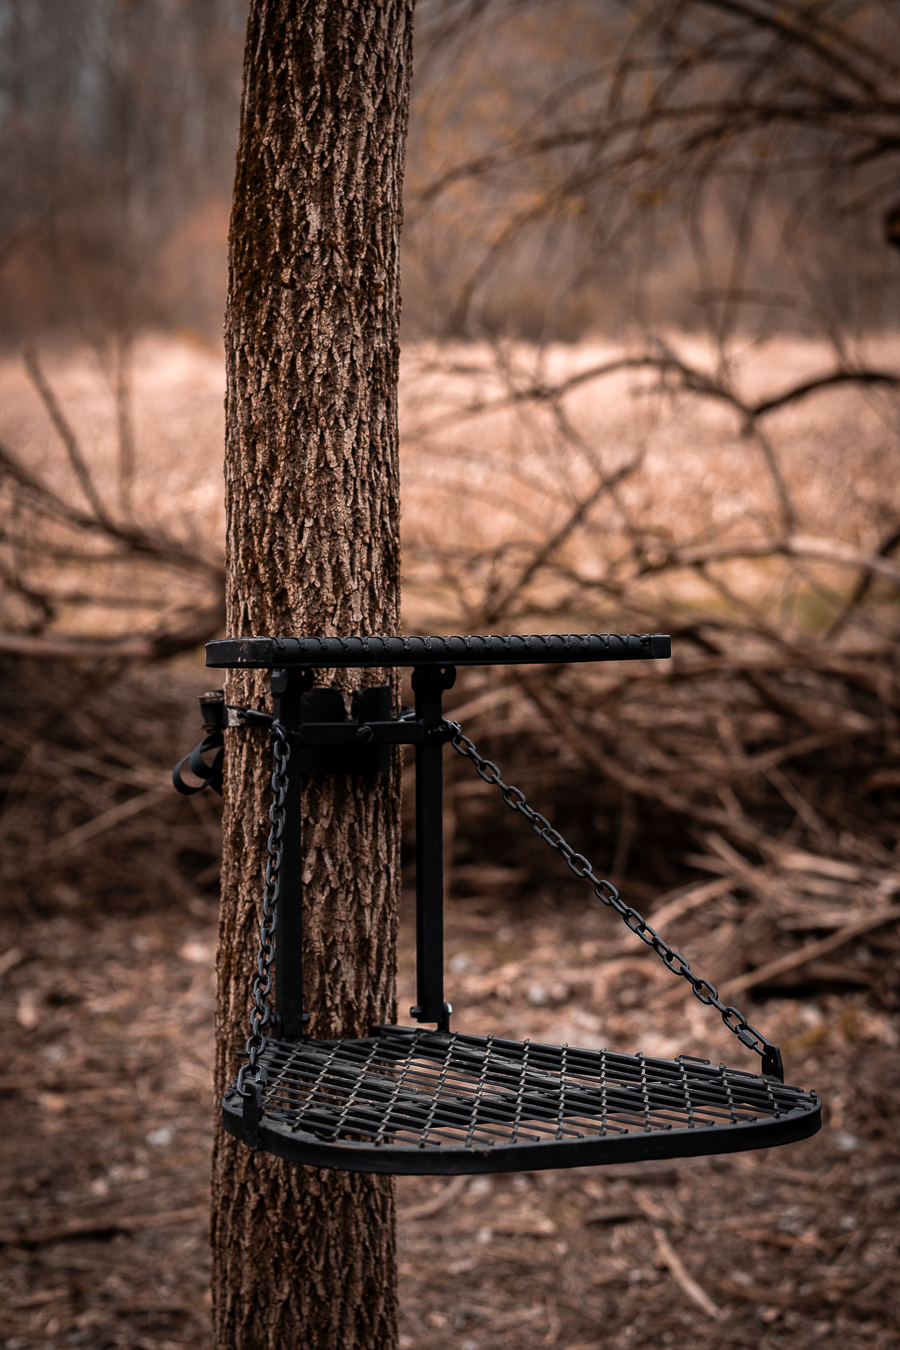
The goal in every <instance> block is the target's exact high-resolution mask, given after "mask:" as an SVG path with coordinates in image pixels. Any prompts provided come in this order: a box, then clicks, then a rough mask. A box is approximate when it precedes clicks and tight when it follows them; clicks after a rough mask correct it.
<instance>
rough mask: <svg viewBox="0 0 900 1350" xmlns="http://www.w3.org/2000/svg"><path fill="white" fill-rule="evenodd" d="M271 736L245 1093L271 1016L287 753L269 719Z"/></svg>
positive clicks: (240, 1083) (281, 733) (283, 736)
mask: <svg viewBox="0 0 900 1350" xmlns="http://www.w3.org/2000/svg"><path fill="white" fill-rule="evenodd" d="M269 735H270V736H271V737H272V741H273V745H272V753H273V755H274V758H275V767H274V769H273V771H272V805H271V806H270V807H269V820H270V821H271V822H272V827H271V829H270V830H269V844H268V857H267V858H266V883H265V886H264V887H263V907H262V918H261V919H260V923H259V952H258V954H257V957H256V977H255V979H254V981H253V1008H252V1010H251V1013H250V1039H249V1040H248V1041H247V1045H246V1050H247V1062H246V1064H242V1065H241V1067H240V1069H239V1071H238V1076H237V1084H236V1086H237V1090H238V1092H239V1093H240V1094H241V1095H242V1096H244V1097H246V1096H247V1095H248V1089H247V1087H245V1084H244V1080H245V1078H246V1077H247V1075H248V1074H249V1075H250V1077H251V1078H252V1079H253V1080H255V1081H258V1074H259V1055H260V1052H261V1051H262V1049H263V1047H264V1045H265V1043H266V1036H265V1032H264V1031H263V1028H264V1027H266V1026H267V1025H268V1023H269V1020H270V1018H271V1012H270V1010H269V1003H268V998H269V994H270V993H271V992H272V962H273V961H274V959H275V925H276V923H277V920H278V897H279V891H280V872H281V853H282V842H281V841H282V836H283V834H284V799H285V797H286V796H287V789H288V779H287V768H288V761H289V760H290V757H291V747H290V742H289V741H288V733H287V731H286V729H285V727H284V726H283V725H282V723H281V722H278V721H273V722H272V724H271V726H270V727H269Z"/></svg>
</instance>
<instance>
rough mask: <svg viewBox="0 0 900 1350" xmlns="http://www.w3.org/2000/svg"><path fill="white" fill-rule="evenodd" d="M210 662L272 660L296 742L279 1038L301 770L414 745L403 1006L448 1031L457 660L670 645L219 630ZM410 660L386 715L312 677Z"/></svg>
mask: <svg viewBox="0 0 900 1350" xmlns="http://www.w3.org/2000/svg"><path fill="white" fill-rule="evenodd" d="M206 654H207V655H206V664H207V666H209V667H212V668H214V669H222V668H244V669H246V668H252V669H271V671H272V674H271V686H272V701H273V712H274V715H275V717H276V718H277V719H278V720H279V721H280V722H282V723H283V724H284V726H285V727H286V728H287V730H288V731H289V732H290V733H292V738H293V740H294V742H295V749H294V751H293V752H292V767H293V765H294V764H296V762H297V759H296V758H294V755H295V754H296V749H297V748H299V751H300V753H299V756H297V758H299V767H300V773H297V772H291V773H290V774H289V779H288V793H287V798H286V801H285V815H286V819H287V822H288V827H287V829H286V831H285V835H284V845H283V850H284V851H283V854H282V861H281V874H280V876H281V888H280V889H281V896H280V901H279V906H278V919H277V928H276V933H275V1010H274V1018H273V1030H274V1031H275V1034H276V1035H277V1036H283V1037H295V1036H301V1035H302V1034H303V1030H304V1026H305V1024H306V1023H307V1022H308V1021H309V1016H308V1014H307V1012H306V1011H305V1010H304V1008H303V880H302V878H303V844H302V838H301V830H300V825H299V822H300V819H301V811H300V795H301V791H302V785H301V775H302V774H309V773H359V774H363V775H365V776H370V775H372V774H374V773H378V772H383V771H384V770H386V769H387V768H388V767H389V765H390V758H389V756H390V747H391V746H392V745H413V746H415V753H416V1003H415V1005H414V1006H413V1007H412V1008H410V1016H411V1017H413V1018H415V1020H416V1021H417V1022H433V1023H434V1024H435V1025H436V1026H437V1029H438V1030H439V1031H448V1030H449V1027H450V1014H451V1013H452V1008H451V1006H450V1004H449V1003H446V1002H445V1001H444V916H443V907H444V860H443V803H442V797H443V765H442V751H443V747H444V744H445V742H446V734H445V733H444V731H443V729H442V724H443V711H442V698H443V694H444V691H445V690H447V689H451V688H452V687H453V684H454V682H455V680H456V667H457V666H484V665H536V664H545V663H551V664H561V663H569V662H597V661H640V660H643V661H647V660H660V659H663V660H664V659H666V658H667V657H669V656H670V655H671V640H670V638H669V637H668V636H667V635H666V634H664V633H644V634H636V633H625V634H618V633H581V634H578V633H574V634H573V633H567V634H550V635H524V636H523V635H508V636H496V635H486V636H473V637H378V636H372V637H354V638H339V637H334V638H327V637H297V638H268V637H248V638H225V639H222V640H219V641H216V642H210V643H208V644H207V647H206ZM373 666H375V667H382V668H394V667H410V666H411V667H412V668H413V675H412V687H413V693H414V695H415V708H414V709H413V710H409V709H406V710H404V712H403V713H402V714H401V715H400V716H399V717H394V716H392V715H391V706H390V688H389V686H387V685H378V686H375V687H370V688H367V689H361V690H358V691H356V692H355V693H354V695H353V701H352V705H351V711H352V714H353V715H352V716H351V717H350V718H347V716H346V709H345V705H344V700H343V695H342V694H341V693H340V691H339V690H336V689H329V688H317V687H315V678H316V672H317V671H320V670H325V669H336V668H344V669H346V668H348V667H356V668H366V667H369V668H371V667H373Z"/></svg>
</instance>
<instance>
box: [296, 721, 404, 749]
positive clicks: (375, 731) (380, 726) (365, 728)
mask: <svg viewBox="0 0 900 1350" xmlns="http://www.w3.org/2000/svg"><path fill="white" fill-rule="evenodd" d="M360 733H362V734H360ZM292 736H293V739H294V740H297V741H299V742H300V743H301V744H302V745H421V744H422V743H423V742H424V740H425V728H424V727H423V726H422V725H421V723H420V722H301V724H300V726H299V727H297V729H296V730H295V731H294V732H293V733H292Z"/></svg>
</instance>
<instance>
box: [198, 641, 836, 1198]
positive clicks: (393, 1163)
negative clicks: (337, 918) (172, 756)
mask: <svg viewBox="0 0 900 1350" xmlns="http://www.w3.org/2000/svg"><path fill="white" fill-rule="evenodd" d="M207 652H208V659H207V664H208V665H210V666H214V667H251V668H254V667H255V668H260V667H262V668H270V669H271V670H272V690H273V696H274V715H273V716H270V715H268V714H265V713H261V712H259V711H255V710H250V709H243V708H228V707H227V706H226V705H225V704H224V698H223V697H222V696H221V695H216V696H213V695H205V696H204V699H205V703H204V713H205V719H206V721H207V725H208V727H209V728H210V729H211V730H212V733H213V735H212V739H211V738H209V737H208V738H207V741H206V742H205V743H204V745H206V746H207V747H208V748H209V747H213V742H214V741H215V737H216V735H220V734H221V731H222V729H223V728H225V727H227V726H254V725H255V726H263V725H268V726H269V727H270V730H271V732H272V734H273V735H274V737H275V756H276V768H275V773H274V774H273V780H272V782H273V788H274V804H273V808H272V813H271V814H272V822H273V826H272V834H271V835H270V841H269V856H270V864H269V869H268V871H267V877H266V888H265V893H264V903H263V920H262V925H261V948H260V956H259V960H258V962H257V972H258V973H257V978H256V980H255V983H254V1009H253V1013H252V1016H251V1035H250V1039H249V1040H248V1042H247V1051H246V1054H245V1061H246V1062H245V1063H244V1064H243V1065H242V1066H241V1068H240V1071H239V1073H238V1076H237V1079H236V1081H235V1082H234V1083H233V1084H232V1086H231V1087H230V1088H229V1090H228V1092H227V1093H226V1094H225V1097H224V1100H223V1103H222V1119H223V1123H224V1126H225V1128H226V1129H227V1130H228V1131H229V1132H230V1133H231V1134H233V1135H236V1136H237V1137H238V1138H240V1139H242V1140H243V1141H244V1143H246V1144H247V1145H248V1146H249V1147H251V1148H254V1149H261V1150H264V1151H265V1152H268V1153H273V1154H277V1155H278V1156H280V1157H283V1158H287V1159H291V1160H293V1161H295V1162H299V1163H307V1164H312V1165H313V1166H319V1167H331V1168H342V1169H346V1170H349V1171H359V1172H396V1173H415V1174H428V1173H433V1174H454V1173H468V1172H508V1171H516V1170H520V1169H527V1170H532V1169H539V1168H551V1167H576V1166H581V1165H584V1164H590V1163H594V1164H596V1163H614V1162H626V1161H634V1160H640V1159H649V1158H673V1157H683V1156H696V1155H698V1154H711V1153H731V1152H736V1151H739V1150H743V1149H753V1148H768V1147H771V1146H772V1145H775V1144H784V1143H788V1142H790V1141H792V1140H797V1139H804V1138H806V1137H808V1136H809V1135H811V1134H814V1133H815V1132H816V1131H817V1130H818V1129H819V1128H820V1124H821V1104H820V1103H819V1101H818V1099H817V1098H816V1096H815V1094H814V1093H812V1092H807V1091H804V1090H803V1089H801V1088H796V1087H787V1086H785V1084H784V1081H783V1079H784V1072H783V1067H782V1063H781V1054H780V1051H779V1050H778V1047H777V1046H775V1045H773V1044H772V1043H771V1042H770V1041H769V1040H768V1039H767V1038H766V1037H765V1036H764V1035H763V1034H762V1033H761V1032H759V1031H757V1030H756V1028H755V1027H752V1026H751V1025H750V1023H749V1022H748V1021H747V1019H746V1017H745V1016H744V1015H743V1014H742V1013H741V1012H740V1011H739V1010H738V1009H737V1008H733V1007H728V1006H726V1005H725V1004H724V1003H722V1002H721V1001H720V999H719V997H718V994H717V992H716V989H715V987H714V986H713V985H711V984H710V983H709V982H708V981H707V980H704V979H702V978H701V977H699V976H697V975H695V974H694V972H693V971H692V970H691V968H690V965H689V964H688V962H687V961H686V960H685V959H684V957H682V956H681V955H680V954H679V953H678V952H675V951H673V950H672V948H671V947H670V946H669V945H668V943H666V941H665V940H664V939H663V938H662V937H661V936H660V934H658V933H656V932H655V931H654V929H653V928H651V927H650V925H649V924H647V923H646V922H645V921H644V920H643V919H642V918H641V916H640V915H639V914H638V913H637V911H636V910H634V909H632V908H631V907H630V906H629V905H627V904H626V903H625V902H624V901H623V900H622V899H621V897H620V896H619V893H618V891H617V890H616V889H615V887H613V886H612V885H611V883H609V882H607V881H605V880H602V879H601V878H599V877H598V876H597V875H596V874H595V873H594V871H593V869H592V867H591V865H590V863H588V861H587V859H585V858H583V857H582V856H581V855H580V854H578V853H576V852H575V850H574V849H573V848H571V846H570V845H569V844H567V843H566V841H565V840H564V839H563V838H562V836H561V835H559V834H558V832H557V831H555V830H554V829H553V827H552V826H551V825H550V823H549V822H548V821H547V820H545V819H544V817H543V816H541V815H539V814H538V813H537V812H536V811H534V810H533V809H532V808H531V807H530V806H529V805H528V803H527V801H526V799H525V796H524V794H523V793H522V792H521V791H520V790H519V789H518V788H514V787H510V786H508V785H507V784H506V783H504V782H503V780H502V778H501V777H500V773H499V770H498V769H497V767H496V765H494V764H492V763H491V762H490V761H488V760H485V759H483V758H482V757H481V755H480V754H479V753H478V751H477V749H476V748H475V746H474V745H473V744H472V742H471V741H470V740H469V739H468V738H467V737H466V736H464V735H463V733H462V730H461V728H460V727H458V726H457V725H456V724H455V723H452V722H448V721H446V720H445V719H444V717H443V714H442V711H441V698H442V693H443V691H444V690H445V689H449V688H451V687H452V685H453V682H454V679H455V675H456V670H455V667H456V666H457V665H463V664H466V665H506V664H516V665H518V664H533V663H544V662H569V661H579V662H582V661H609V660H642V659H650V660H654V659H660V658H662V659H664V658H665V657H667V656H668V655H669V654H670V644H669V639H668V638H667V637H665V636H664V635H661V634H644V635H634V634H627V635H624V636H619V635H615V634H596V633H593V634H570V635H552V636H530V637H520V636H509V637H495V636H488V637H453V638H448V637H424V638H395V637H355V638H319V637H300V638H239V639H226V640H224V641H222V642H212V643H210V644H209V645H208V648H207ZM337 666H342V667H348V666H350V667H353V666H355V667H363V666H412V667H413V689H414V691H415V697H416V706H415V709H414V710H413V709H408V710H404V712H403V713H402V714H401V715H400V717H393V716H391V712H390V700H389V691H388V689H387V688H386V687H381V688H368V689H365V690H361V691H359V692H358V693H357V694H356V695H354V702H353V716H352V717H351V718H350V719H348V718H347V717H346V711H345V709H344V705H343V700H342V697H341V696H340V695H338V694H337V693H336V691H334V690H330V689H315V688H313V687H312V686H313V681H314V678H315V671H316V670H317V669H322V668H329V667H330V668H334V667H337ZM201 702H203V700H201ZM448 742H449V743H450V744H451V745H452V746H453V748H454V749H456V750H457V751H458V752H459V753H460V754H461V755H464V756H465V757H466V758H468V759H469V760H470V761H471V762H472V764H473V765H474V766H475V769H476V771H477V772H478V773H479V774H480V776H481V777H482V778H483V779H484V780H485V781H487V782H489V783H492V784H495V785H496V786H497V787H498V789H499V790H500V791H501V793H502V795H503V800H504V801H505V803H506V805H507V806H509V807H510V808H511V809H512V810H514V811H516V812H517V813H519V814H520V815H522V816H523V818H524V819H525V820H526V821H527V823H528V824H529V825H530V826H531V828H532V829H534V830H535V831H536V832H537V833H538V834H539V835H540V837H541V838H542V839H544V841H545V842H546V843H547V844H548V845H549V846H550V847H551V848H553V849H555V850H556V851H557V852H558V853H559V854H560V855H561V856H562V858H563V859H564V861H565V862H566V864H567V866H568V867H569V869H570V870H571V871H572V872H573V873H575V875H576V876H578V877H580V878H582V879H583V880H585V881H587V882H588V884H589V885H591V886H592V888H593V890H594V893H595V895H596V896H597V897H598V898H599V899H600V900H601V901H602V902H603V903H604V904H606V905H608V906H610V907H611V908H613V909H615V910H616V911H617V912H618V913H619V914H620V916H621V917H622V919H623V920H624V922H625V923H626V924H627V926H628V927H629V928H630V929H631V930H632V932H634V933H635V934H636V936H637V937H638V938H639V939H640V940H642V941H643V942H644V943H646V944H647V945H648V946H650V947H652V948H653V950H654V951H655V952H656V953H657V955H659V956H660V958H661V959H662V960H663V962H664V963H665V964H666V965H667V966H668V967H669V969H670V970H672V971H673V973H674V974H676V975H679V976H683V977H684V978H685V979H687V980H688V981H689V983H690V984H691V986H692V988H693V991H694V993H695V994H696V995H697V997H698V998H699V999H700V1000H701V1002H703V1003H705V1004H707V1005H709V1006H712V1007H714V1008H715V1009H716V1010H717V1011H718V1012H719V1013H720V1015H721V1016H722V1018H723V1021H724V1022H725V1023H726V1025H727V1026H728V1027H729V1029H730V1030H731V1031H733V1032H734V1033H735V1035H736V1036H737V1037H738V1039H739V1040H740V1041H741V1043H742V1044H743V1045H744V1046H746V1047H748V1048H750V1049H752V1050H754V1051H756V1053H757V1054H759V1055H760V1057H761V1059H762V1065H761V1068H762V1072H761V1073H752V1072H748V1071H746V1070H744V1069H734V1068H726V1067H725V1066H724V1065H722V1064H719V1065H714V1064H711V1063H710V1062H709V1061H707V1060H698V1059H693V1058H691V1057H689V1056H684V1055H682V1056H679V1057H678V1058H676V1059H656V1058H651V1057H647V1056H645V1055H642V1054H634V1055H627V1054H619V1053H614V1052H612V1051H609V1050H585V1049H578V1048H573V1047H570V1046H552V1045H539V1044H535V1043H533V1042H531V1041H528V1040H524V1041H513V1040H501V1039H497V1038H495V1037H493V1036H484V1037H482V1036H472V1035H463V1034H460V1033H459V1032H453V1031H451V1030H450V1015H451V1013H452V1009H451V1007H450V1005H449V1003H446V1002H444V995H443V915H442V908H443V863H442V857H441V841H442V801H441V796H442V767H441V756H442V750H443V746H444V745H445V744H447V743H448ZM218 743H219V742H218V741H215V744H218ZM397 744H411V745H413V746H414V747H415V752H416V873H417V876H416V928H417V1002H416V1005H415V1006H414V1007H412V1008H411V1009H410V1015H411V1016H412V1017H413V1018H415V1019H416V1021H417V1022H419V1023H433V1024H436V1029H431V1028H430V1027H429V1028H426V1027H423V1026H421V1025H420V1026H416V1027H412V1026H382V1027H376V1028H374V1029H373V1031H372V1034H371V1035H370V1036H368V1037H363V1038H359V1039H345V1040H334V1041H331V1040H321V1039H314V1038H312V1037H309V1036H307V1035H306V1034H305V1025H306V1022H307V1021H308V1014H306V1013H305V1012H304V1010H303V992H302V978H301V976H302V971H301V960H300V956H301V937H302V932H301V928H302V882H301V877H302V854H301V845H300V839H299V830H298V829H297V828H296V827H295V828H293V829H292V830H291V831H289V832H287V833H286V832H285V830H284V826H285V821H286V819H287V818H288V817H290V816H293V815H295V813H296V819H299V791H300V777H301V774H303V773H306V772H315V773H321V772H336V773H359V774H363V775H369V776H370V775H372V774H375V773H378V772H382V771H383V770H384V769H386V768H387V767H388V765H389V749H388V747H389V746H391V745H397ZM199 753H200V748H199V747H198V751H197V752H195V754H196V755H197V756H198V755H199ZM292 754H296V756H297V759H296V760H294V761H293V766H294V767H293V771H292V772H291V773H290V774H289V773H288V767H289V763H288V761H289V760H290V759H291V756H292ZM188 758H189V759H190V757H188ZM298 761H299V763H298ZM183 762H184V761H182V763H183ZM191 763H192V767H194V761H193V760H191ZM202 763H203V762H202V760H201V761H200V766H201V769H202ZM298 768H299V772H297V769H298ZM195 772H197V769H196V768H195ZM201 776H202V773H201ZM209 777H210V779H212V778H213V777H214V775H213V773H212V770H210V774H209ZM175 778H176V786H179V785H180V786H181V790H187V791H190V790H191V789H190V788H185V785H184V784H183V783H181V780H180V766H179V769H177V770H176V773H175ZM212 785H213V786H215V783H214V782H212ZM273 960H274V964H275V968H276V974H277V981H276V986H275V993H276V999H275V1010H274V1013H272V1012H271V1011H270V1009H269V1007H268V1003H267V997H268V994H269V992H270V990H271V987H272V976H271V966H272V965H273ZM272 1022H274V1025H275V1027H276V1028H277V1036H276V1037H269V1036H267V1035H266V1034H265V1028H266V1027H267V1026H268V1025H270V1024H271V1023H272Z"/></svg>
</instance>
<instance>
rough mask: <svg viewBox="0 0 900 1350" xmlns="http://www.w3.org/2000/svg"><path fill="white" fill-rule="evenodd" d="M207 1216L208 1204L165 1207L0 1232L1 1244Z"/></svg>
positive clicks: (107, 1233)
mask: <svg viewBox="0 0 900 1350" xmlns="http://www.w3.org/2000/svg"><path fill="white" fill-rule="evenodd" d="M208 1217H209V1206H208V1205H194V1206H193V1207H192V1208H191V1209H167V1210H162V1211H161V1212H160V1213H159V1214H132V1215H130V1216H126V1217H125V1218H123V1219H101V1218H93V1219H74V1220H73V1221H72V1222H71V1223H65V1224H60V1225H59V1226H58V1227H56V1228H43V1229H41V1228H39V1229H37V1230H34V1231H32V1232H30V1233H0V1247H43V1246H46V1245H48V1244H50V1243H53V1242H72V1241H77V1240H78V1239H81V1238H92V1237H94V1238H111V1237H115V1236H116V1235H117V1234H118V1233H133V1232H136V1231H137V1230H138V1229H139V1228H166V1227H168V1225H169V1224H177V1223H193V1222H194V1220H195V1219H207V1218H208Z"/></svg>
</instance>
